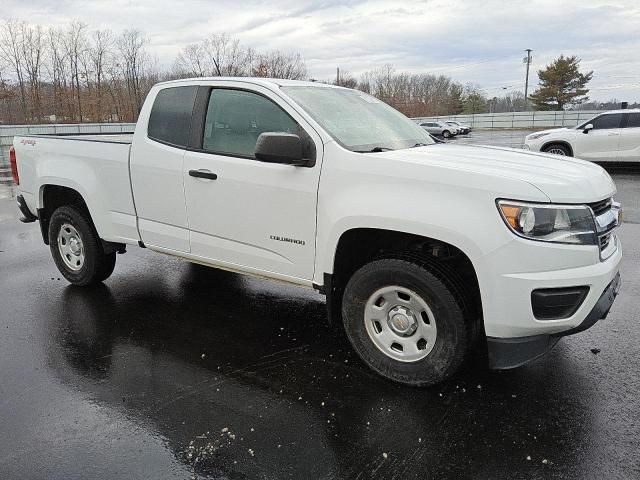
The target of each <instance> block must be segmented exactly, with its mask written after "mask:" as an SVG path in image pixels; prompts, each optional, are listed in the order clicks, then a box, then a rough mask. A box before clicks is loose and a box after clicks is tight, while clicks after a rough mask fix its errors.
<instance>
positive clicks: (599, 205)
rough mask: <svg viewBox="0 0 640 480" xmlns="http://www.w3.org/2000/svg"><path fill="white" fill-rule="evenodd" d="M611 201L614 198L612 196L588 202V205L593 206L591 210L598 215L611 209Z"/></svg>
mask: <svg viewBox="0 0 640 480" xmlns="http://www.w3.org/2000/svg"><path fill="white" fill-rule="evenodd" d="M611 203H612V200H611V199H610V198H605V199H604V200H600V201H599V202H593V203H588V204H587V205H589V206H590V207H591V210H593V213H594V214H595V216H596V217H597V216H600V215H602V214H603V213H604V212H606V211H607V210H609V209H610V208H611Z"/></svg>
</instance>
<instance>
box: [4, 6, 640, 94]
mask: <svg viewBox="0 0 640 480" xmlns="http://www.w3.org/2000/svg"><path fill="white" fill-rule="evenodd" d="M7 3H8V4H7ZM3 16H4V17H13V18H20V19H24V20H27V21H29V22H32V23H41V24H44V25H56V26H58V25H63V24H65V23H67V22H68V21H70V20H71V19H73V18H79V19H80V20H82V21H84V22H86V23H88V24H89V25H90V26H91V27H94V28H111V29H112V30H115V31H118V30H122V29H125V28H138V29H140V30H142V31H144V32H145V33H146V34H147V35H148V37H149V39H150V49H151V50H152V52H154V53H156V54H157V55H158V58H159V61H160V63H161V64H164V65H170V64H171V63H172V62H173V58H174V57H175V55H176V54H177V53H178V51H179V50H180V48H182V47H183V46H185V45H187V44H189V43H192V42H196V41H198V40H200V39H201V38H203V37H205V36H206V35H208V34H210V33H214V32H222V31H227V32H229V33H231V34H232V35H234V36H235V37H237V38H239V39H240V41H241V42H242V43H244V44H245V45H248V46H253V47H255V48H257V49H279V50H284V51H291V50H295V51H299V52H300V53H301V54H302V55H303V56H304V57H305V59H306V60H307V65H308V67H309V70H310V73H311V75H312V76H313V77H315V78H318V79H328V78H331V77H332V76H333V75H334V74H335V68H336V67H338V66H339V67H341V68H342V69H345V70H349V71H350V72H352V73H356V74H357V73H361V72H363V71H366V70H370V69H373V68H376V67H379V66H381V65H383V64H386V63H391V64H393V65H394V66H395V67H396V68H397V69H398V70H408V71H414V72H430V73H438V74H447V75H450V76H452V77H453V78H455V79H457V80H460V81H462V82H473V83H476V84H479V85H481V86H483V87H484V88H485V89H486V90H487V93H489V94H500V93H501V92H504V91H505V90H503V87H507V91H508V90H510V89H511V90H513V89H522V88H523V84H524V66H523V64H522V56H523V55H524V52H523V50H524V49H525V48H532V49H533V50H534V53H533V55H534V64H533V72H532V81H533V83H534V84H535V82H536V81H537V76H536V74H535V71H536V70H537V69H539V68H543V67H544V65H545V64H547V63H549V62H550V61H551V60H552V59H553V58H555V57H557V56H558V55H560V54H561V53H564V54H566V55H578V56H579V57H581V58H582V67H583V68H584V69H586V70H591V69H593V70H595V75H594V80H593V81H592V84H591V86H592V90H593V92H592V95H591V96H592V97H595V98H600V99H607V98H610V97H617V98H620V99H627V100H630V101H634V100H640V78H638V76H637V72H638V70H639V67H640V60H639V59H638V57H637V54H636V53H637V51H638V49H640V36H639V35H638V33H637V32H638V29H637V26H638V25H640V2H637V0H608V1H599V0H592V1H589V2H575V1H566V0H527V1H520V0H514V1H505V0H475V1H473V0H422V1H419V0H411V1H402V0H371V1H361V0H352V1H349V0H324V1H321V0H313V1H308V2H304V1H295V0H272V1H268V2H267V1H261V0H244V1H238V0H233V1H231V0H218V1H216V2H210V1H206V0H186V1H183V2H179V3H178V2H167V1H165V0H153V1H151V0H135V1H130V0H115V1H109V2H96V1H93V2H86V1H79V0H56V1H53V0H30V1H29V2H24V1H17V0H5V1H4V6H3Z"/></svg>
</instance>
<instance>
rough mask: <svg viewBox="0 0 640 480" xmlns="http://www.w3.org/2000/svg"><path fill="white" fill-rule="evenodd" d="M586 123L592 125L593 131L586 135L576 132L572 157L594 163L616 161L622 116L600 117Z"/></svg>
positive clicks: (617, 114)
mask: <svg viewBox="0 0 640 480" xmlns="http://www.w3.org/2000/svg"><path fill="white" fill-rule="evenodd" d="M588 123H592V124H593V130H590V131H589V132H588V133H583V132H582V131H581V130H578V132H577V135H576V136H575V143H574V145H573V156H574V157H578V158H582V159H584V160H591V161H594V162H606V161H615V160H617V158H618V148H619V145H620V134H621V132H622V128H621V126H622V114H621V113H609V114H604V115H600V116H599V117H596V118H594V119H593V120H591V121H589V122H588Z"/></svg>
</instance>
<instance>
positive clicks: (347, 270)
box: [10, 78, 622, 385]
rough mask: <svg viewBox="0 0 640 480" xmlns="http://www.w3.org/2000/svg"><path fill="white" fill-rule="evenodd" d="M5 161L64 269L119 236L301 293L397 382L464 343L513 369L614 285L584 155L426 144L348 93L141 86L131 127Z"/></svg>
mask: <svg viewBox="0 0 640 480" xmlns="http://www.w3.org/2000/svg"><path fill="white" fill-rule="evenodd" d="M10 160H11V167H12V171H13V175H14V180H15V183H16V184H18V187H17V188H18V193H19V195H18V196H17V202H18V206H19V208H20V210H21V212H22V215H23V217H22V220H23V221H27V222H28V221H36V220H37V221H38V222H39V224H40V229H41V231H42V238H43V240H44V243H45V244H47V245H49V247H50V250H51V254H52V256H53V260H54V261H55V264H56V266H57V268H58V269H59V270H60V272H61V273H62V275H64V277H65V278H66V279H67V280H68V281H69V282H71V283H73V284H76V285H83V286H84V285H91V284H95V283H97V282H101V281H103V280H105V279H106V278H107V277H109V275H110V274H111V273H112V271H113V269H114V266H115V263H116V254H117V253H124V252H125V250H126V247H127V246H130V245H138V246H140V247H146V248H149V249H151V250H154V251H157V252H160V253H164V254H167V255H173V256H176V257H180V258H183V259H185V260H187V261H191V262H196V263H200V264H204V265H208V266H211V267H216V268H222V269H227V270H231V271H235V272H241V273H244V274H253V275H257V276H260V277H266V278H270V279H275V280H280V281H284V282H289V283H292V284H296V285H301V286H305V287H310V288H316V289H317V290H319V291H320V292H321V293H323V294H325V295H326V298H327V309H328V315H329V318H330V319H336V320H337V319H341V320H342V322H343V324H344V328H345V331H346V334H347V336H348V338H349V340H350V342H351V344H352V345H353V347H354V349H355V350H356V352H357V353H358V354H359V356H360V357H361V358H362V360H363V361H364V362H365V363H366V364H367V365H368V366H369V367H370V368H372V369H373V370H374V371H376V372H377V373H379V374H381V375H383V376H384V377H387V378H389V379H392V380H395V381H398V382H402V383H405V384H411V385H432V384H434V383H437V382H440V381H442V380H444V379H446V378H448V377H449V376H451V375H452V374H453V373H454V372H455V371H456V370H457V369H458V368H459V367H460V365H461V363H462V362H463V360H464V359H465V357H466V356H467V354H468V353H469V351H470V350H471V348H472V346H475V345H477V342H480V344H482V343H486V346H487V351H488V363H489V366H490V367H492V368H499V369H504V368H511V367H516V366H519V365H522V364H524V363H526V362H528V361H530V360H532V359H534V358H536V357H538V356H540V355H542V354H543V353H544V352H546V351H547V350H548V349H549V348H551V347H552V346H553V345H554V344H555V343H556V342H557V340H558V339H559V338H560V337H562V336H564V335H569V334H572V333H576V332H579V331H581V330H584V329H586V328H589V327H590V326H592V325H593V324H594V323H595V322H596V321H597V320H600V319H602V318H604V317H605V316H606V315H607V313H608V311H609V308H610V307H611V305H612V303H613V301H614V298H615V296H616V294H617V293H618V289H619V285H620V275H619V273H618V270H619V264H620V260H621V257H622V250H621V246H620V242H619V240H618V237H617V234H616V233H617V232H616V227H617V226H618V225H619V223H620V221H621V210H620V205H619V204H618V203H616V202H615V201H614V199H613V197H614V194H615V193H616V188H615V185H614V183H613V181H612V180H611V178H610V176H609V175H608V174H607V173H606V172H605V171H604V170H603V169H602V168H601V167H599V166H597V165H594V164H592V163H590V162H586V161H582V160H577V159H570V158H564V159H559V158H558V157H557V156H554V155H549V154H542V153H533V152H526V151H516V150H511V149H506V148H495V147H488V146H466V145H452V144H442V143H438V142H435V141H434V140H433V139H432V137H431V136H430V135H429V134H428V133H427V132H425V131H424V130H423V129H422V128H420V126H418V125H416V124H415V123H414V122H412V121H411V120H409V119H408V118H406V117H405V116H403V115H402V114H400V113H399V112H398V111H396V110H394V109H393V108H391V107H390V106H388V105H386V104H385V103H383V102H381V101H380V100H378V99H376V98H374V97H372V96H369V95H367V94H365V93H362V92H359V91H355V90H351V89H346V88H341V87H336V86H330V85H323V84H318V83H312V82H310V83H309V82H297V81H289V80H272V79H256V78H209V79H204V78H199V79H189V80H178V81H171V82H166V83H160V84H158V85H156V86H154V87H153V88H152V90H151V92H150V93H149V95H148V97H147V99H146V102H145V103H144V106H143V107H142V110H141V112H140V116H139V120H138V123H137V126H136V128H135V132H134V133H133V134H132V135H74V136H45V135H29V136H18V137H16V138H15V139H14V144H13V149H12V151H11V154H10ZM300 321H301V322H303V321H304V318H301V319H300Z"/></svg>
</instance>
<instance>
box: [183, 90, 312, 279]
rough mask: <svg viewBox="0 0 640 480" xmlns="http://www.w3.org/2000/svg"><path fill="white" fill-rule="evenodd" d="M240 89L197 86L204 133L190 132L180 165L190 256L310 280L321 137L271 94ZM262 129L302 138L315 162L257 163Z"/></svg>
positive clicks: (307, 154) (267, 91)
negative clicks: (297, 163) (310, 164)
mask: <svg viewBox="0 0 640 480" xmlns="http://www.w3.org/2000/svg"><path fill="white" fill-rule="evenodd" d="M229 85H233V84H229ZM241 85H243V86H242V87H240V86H239V87H236V88H230V87H226V86H225V87H212V88H209V87H201V91H200V93H199V94H198V102H197V103H198V105H200V104H201V103H202V107H201V108H200V107H198V106H197V107H196V111H198V110H199V109H201V110H202V113H201V115H202V120H203V121H202V128H201V129H199V132H196V131H194V133H193V134H192V142H193V143H192V148H190V151H188V152H187V153H186V155H185V161H184V167H183V176H184V185H185V198H186V205H187V214H188V219H189V225H190V229H191V254H192V255H196V256H198V257H201V258H205V259H207V260H209V261H210V262H212V263H215V264H221V265H223V266H224V265H229V266H231V267H234V268H238V269H240V270H247V271H255V270H258V271H263V272H269V273H272V274H278V275H281V276H286V277H295V278H299V279H311V278H312V277H313V266H314V260H315V236H316V205H317V192H318V181H319V176H320V164H321V160H322V142H321V139H320V137H319V136H318V135H317V133H316V132H315V131H314V130H313V129H312V128H311V127H310V126H309V125H307V124H306V122H305V121H304V119H303V118H302V117H300V116H299V115H298V114H297V112H295V110H293V109H292V108H291V107H290V106H289V105H288V104H286V103H285V102H284V101H282V100H281V99H279V98H278V97H277V96H276V95H274V94H273V92H271V91H270V90H268V89H267V88H264V87H261V86H252V87H251V88H250V89H247V87H246V84H241ZM202 89H204V90H202ZM203 92H204V93H203ZM196 115H200V114H196ZM195 124H196V121H195V119H194V125H195ZM194 128H195V127H194ZM263 132H288V133H295V134H297V135H300V137H301V139H302V141H303V145H305V147H304V148H303V150H304V151H305V152H306V153H305V156H306V157H309V156H314V157H315V158H316V162H315V165H314V166H312V167H297V166H291V165H284V164H273V163H264V162H260V161H258V160H256V158H255V156H254V151H255V144H256V140H257V139H258V136H259V135H260V134H261V133H263ZM194 172H200V173H194ZM202 172H204V173H205V177H206V176H207V174H209V176H210V177H211V178H203V177H202V176H201V174H202ZM212 174H215V177H216V178H215V179H213V175H212ZM194 175H195V176H194Z"/></svg>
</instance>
